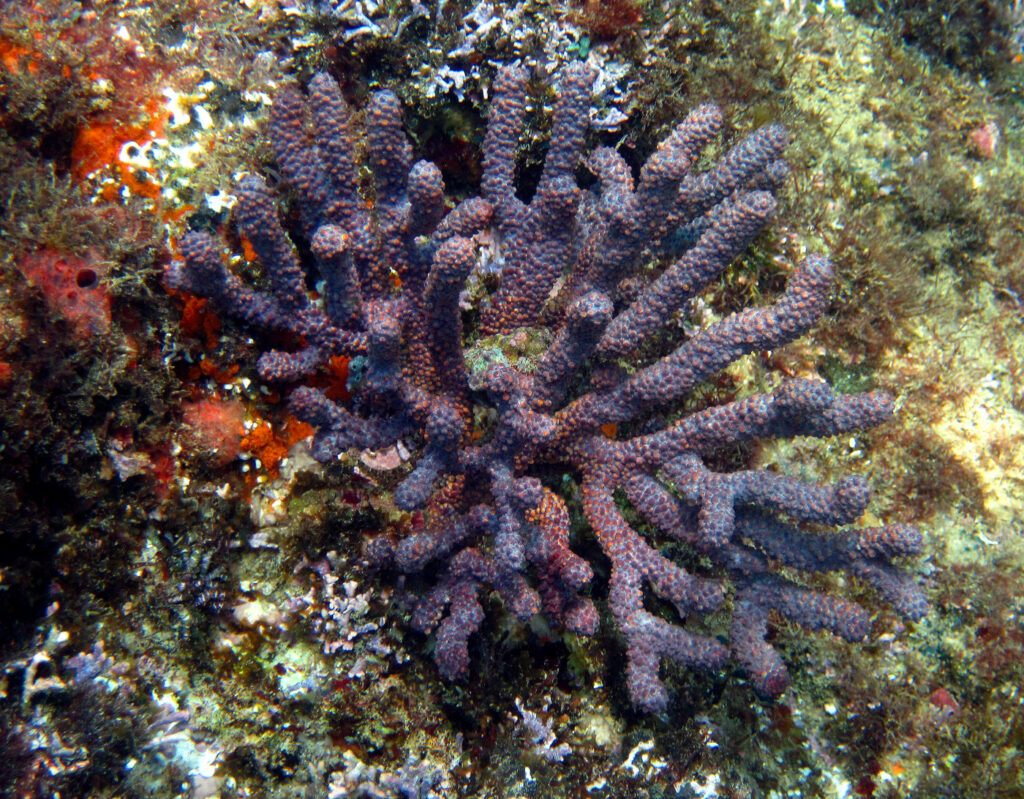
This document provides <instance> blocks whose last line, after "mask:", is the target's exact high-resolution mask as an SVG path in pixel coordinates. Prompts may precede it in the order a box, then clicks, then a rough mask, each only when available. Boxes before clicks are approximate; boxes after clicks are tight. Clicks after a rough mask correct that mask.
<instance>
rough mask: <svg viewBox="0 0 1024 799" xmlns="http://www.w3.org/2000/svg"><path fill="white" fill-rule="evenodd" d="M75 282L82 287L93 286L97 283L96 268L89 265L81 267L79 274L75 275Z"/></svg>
mask: <svg viewBox="0 0 1024 799" xmlns="http://www.w3.org/2000/svg"><path fill="white" fill-rule="evenodd" d="M75 283H76V284H77V285H78V288H80V289H88V288H92V287H93V286H95V285H96V270H95V269H89V268H88V267H86V268H84V269H79V270H78V274H76V275H75Z"/></svg>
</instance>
